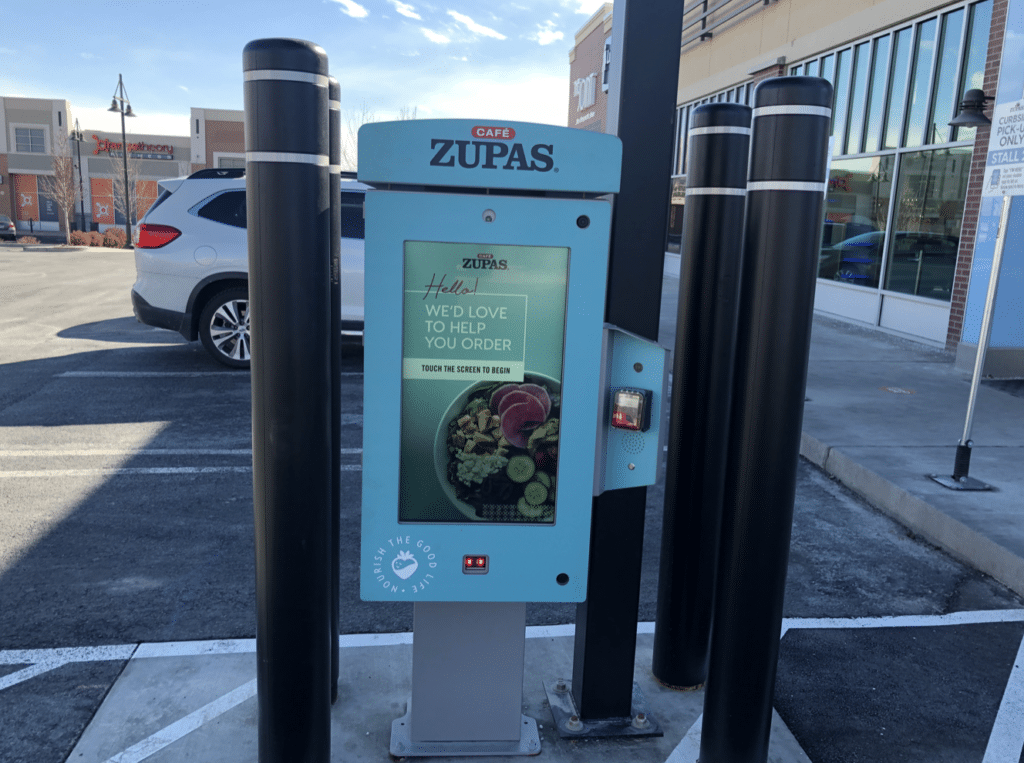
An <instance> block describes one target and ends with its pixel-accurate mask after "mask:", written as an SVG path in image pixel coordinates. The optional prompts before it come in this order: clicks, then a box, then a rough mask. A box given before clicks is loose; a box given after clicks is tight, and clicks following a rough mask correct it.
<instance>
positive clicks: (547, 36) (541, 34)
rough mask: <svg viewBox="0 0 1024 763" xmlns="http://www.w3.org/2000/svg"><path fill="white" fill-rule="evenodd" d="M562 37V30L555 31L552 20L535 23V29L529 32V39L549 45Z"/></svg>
mask: <svg viewBox="0 0 1024 763" xmlns="http://www.w3.org/2000/svg"><path fill="white" fill-rule="evenodd" d="M564 37H565V35H564V34H562V32H560V31H557V32H556V31H555V22H554V21H545V22H544V23H543V24H537V31H536V32H534V33H533V34H531V35H530V37H529V39H531V40H535V41H536V42H537V43H538V44H540V45H550V44H551V43H553V42H556V41H558V40H561V39H562V38H564Z"/></svg>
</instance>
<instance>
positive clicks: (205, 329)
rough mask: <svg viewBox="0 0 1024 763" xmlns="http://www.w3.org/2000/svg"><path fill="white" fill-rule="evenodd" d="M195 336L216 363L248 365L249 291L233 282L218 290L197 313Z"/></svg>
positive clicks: (235, 365) (237, 366)
mask: <svg viewBox="0 0 1024 763" xmlns="http://www.w3.org/2000/svg"><path fill="white" fill-rule="evenodd" d="M199 338H200V339H201V340H202V342H203V347H205V348H206V351H207V352H209V353H210V354H211V355H212V356H213V357H214V358H215V359H216V360H217V362H219V363H223V364H224V365H226V366H231V367H232V368H248V367H249V291H248V290H247V289H245V288H243V287H240V286H236V287H233V288H230V289H224V291H219V292H217V293H216V294H214V295H213V297H211V298H210V300H209V301H208V302H207V303H206V306H205V307H203V312H202V313H200V314H199Z"/></svg>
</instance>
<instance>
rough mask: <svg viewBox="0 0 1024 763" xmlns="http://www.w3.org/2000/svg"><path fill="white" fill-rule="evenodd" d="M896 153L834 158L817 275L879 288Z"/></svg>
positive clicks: (829, 176)
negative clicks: (860, 157)
mask: <svg viewBox="0 0 1024 763" xmlns="http://www.w3.org/2000/svg"><path fill="white" fill-rule="evenodd" d="M894 162H895V157H894V156H892V155H889V156H875V157H866V158H863V159H838V160H836V161H833V162H832V166H831V169H830V170H829V175H828V195H827V197H826V199H825V229H824V232H823V234H822V242H821V243H822V247H821V255H820V256H819V258H818V278H828V279H832V280H835V281H841V282H842V283H849V284H855V285H857V286H871V287H877V286H878V277H879V274H880V273H881V268H882V249H883V246H884V244H885V231H886V227H887V225H886V221H887V219H888V216H889V197H890V195H891V194H892V178H893V164H894Z"/></svg>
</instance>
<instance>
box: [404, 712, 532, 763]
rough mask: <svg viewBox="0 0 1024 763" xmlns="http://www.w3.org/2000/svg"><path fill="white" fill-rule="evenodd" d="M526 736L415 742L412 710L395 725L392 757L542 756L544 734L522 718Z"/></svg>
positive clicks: (529, 721)
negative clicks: (542, 736) (541, 740)
mask: <svg viewBox="0 0 1024 763" xmlns="http://www.w3.org/2000/svg"><path fill="white" fill-rule="evenodd" d="M522 721H523V723H522V737H521V738H520V739H519V740H518V741H495V742H471V741H466V740H461V741H453V742H414V741H413V740H412V736H411V735H410V734H409V730H410V728H411V726H412V708H411V707H410V709H409V712H407V713H406V714H405V715H404V716H402V717H401V718H397V719H396V720H395V721H393V722H392V724H391V754H392V755H393V756H395V757H396V758H413V757H426V756H455V755H461V756H466V757H472V756H483V755H539V754H540V734H539V733H538V731H537V721H535V720H534V719H533V718H530V717H528V716H525V715H523V716H522Z"/></svg>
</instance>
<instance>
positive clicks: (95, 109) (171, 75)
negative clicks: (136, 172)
mask: <svg viewBox="0 0 1024 763" xmlns="http://www.w3.org/2000/svg"><path fill="white" fill-rule="evenodd" d="M600 6H601V0H509V2H507V3H501V4H498V3H472V2H468V0H430V1H429V2H421V1H420V0H410V2H403V0H291V2H280V1H278V2H267V1H266V0H249V1H248V2H237V1H236V2H219V1H218V0H160V1H159V2H157V1H155V0H135V1H134V2H133V1H131V0H120V2H115V1H112V0H106V1H101V0H79V2H75V3H71V2H67V0H51V2H47V3H45V4H43V5H41V6H38V10H36V11H34V12H33V14H32V18H31V21H30V23H25V24H17V25H16V27H11V26H10V25H9V26H8V33H7V34H5V35H4V36H3V38H0V95H4V96H21V97H31V98H63V99H66V100H67V101H69V102H70V104H71V114H72V117H75V118H77V119H78V120H79V122H80V124H81V127H82V129H83V130H85V129H94V130H109V131H120V117H119V116H118V115H117V114H112V113H110V112H108V111H107V109H108V108H109V107H110V100H111V97H112V96H113V94H114V90H115V89H116V87H117V78H118V74H122V75H123V76H124V85H125V88H126V90H127V93H128V97H129V100H130V102H131V106H132V111H134V112H135V113H136V114H137V115H138V117H137V118H136V119H132V120H128V123H127V126H128V131H129V132H130V133H132V134H136V135H143V134H150V135H188V129H189V109H190V108H191V107H198V108H213V109H241V108H242V107H243V103H242V49H243V48H244V47H245V45H246V44H247V43H248V42H250V41H252V40H256V39H260V38H268V37H292V38H299V39H303V40H309V41H311V42H314V43H316V44H318V45H320V46H321V47H322V48H324V50H325V51H326V52H327V57H328V63H329V66H330V71H331V74H332V75H333V76H335V77H337V78H338V80H339V81H340V83H341V104H342V110H343V112H344V114H345V115H346V117H347V118H352V117H356V118H358V117H359V115H361V114H364V113H369V114H372V115H373V118H374V119H375V120H378V121H379V120H386V119H396V118H398V116H399V114H400V113H401V112H402V111H403V110H405V111H412V110H413V109H415V114H416V116H417V117H418V118H420V119H441V118H480V119H510V120H517V121H525V122H545V123H549V124H558V125H564V124H565V122H566V115H567V112H568V102H569V92H570V91H569V51H570V50H571V49H572V46H573V41H574V36H575V34H576V32H577V31H579V29H580V27H582V26H583V24H584V23H586V21H587V19H589V18H590V16H591V15H592V14H593V13H594V12H595V11H596V10H597V9H598V8H599V7H600ZM44 15H45V17H46V18H44ZM47 19H49V20H47Z"/></svg>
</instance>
